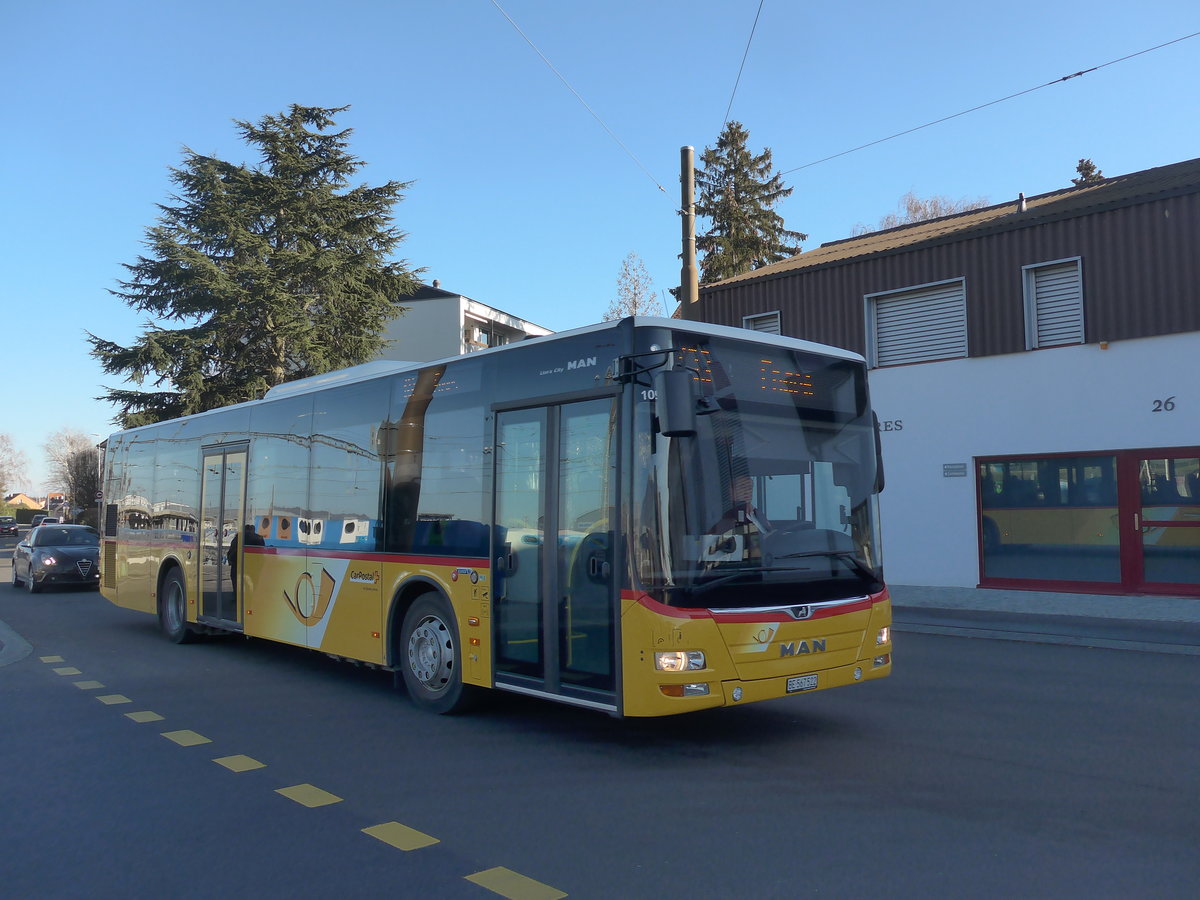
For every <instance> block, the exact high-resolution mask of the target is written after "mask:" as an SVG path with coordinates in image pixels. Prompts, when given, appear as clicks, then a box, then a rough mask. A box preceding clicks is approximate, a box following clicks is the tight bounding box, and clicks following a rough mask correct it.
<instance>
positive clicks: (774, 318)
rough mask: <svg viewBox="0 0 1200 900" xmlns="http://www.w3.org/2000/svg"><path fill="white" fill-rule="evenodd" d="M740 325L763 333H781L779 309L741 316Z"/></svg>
mask: <svg viewBox="0 0 1200 900" xmlns="http://www.w3.org/2000/svg"><path fill="white" fill-rule="evenodd" d="M742 327H743V328H749V329H750V330H751V331H761V332H763V333H764V334H782V332H781V331H780V330H779V311H778V310H776V311H775V312H769V313H759V314H758V315H756V316H745V317H743V318H742Z"/></svg>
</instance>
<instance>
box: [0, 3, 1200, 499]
mask: <svg viewBox="0 0 1200 900" xmlns="http://www.w3.org/2000/svg"><path fill="white" fill-rule="evenodd" d="M497 3H498V4H499V6H497ZM0 8H2V9H3V17H4V22H5V25H6V28H5V31H6V33H7V34H8V36H9V37H8V40H7V41H6V47H5V52H4V54H3V55H2V58H0V76H2V79H0V83H2V84H3V85H5V90H4V108H5V110H6V114H5V122H4V124H3V126H0V265H2V271H3V275H4V278H3V281H2V282H0V310H2V311H3V312H2V317H0V322H2V323H3V334H4V336H5V338H6V340H5V346H6V347H7V349H8V354H7V365H6V366H5V371H6V374H7V385H6V389H5V390H4V391H3V392H0V433H6V434H8V435H9V436H10V437H11V439H12V441H13V443H14V444H15V446H16V447H17V448H18V449H19V450H21V451H23V452H24V453H25V455H26V457H27V459H28V463H29V465H28V467H27V469H28V472H27V478H26V479H25V480H23V481H20V482H17V483H15V484H10V485H9V488H10V489H28V490H30V491H33V492H35V493H37V494H41V493H44V491H45V490H46V489H48V488H49V489H53V488H54V487H55V485H53V484H51V483H49V482H48V480H47V479H48V477H49V475H48V470H47V465H46V462H45V451H44V449H43V446H44V445H45V443H46V442H47V441H48V439H49V438H50V436H51V435H53V434H54V433H56V432H59V431H61V430H62V429H72V430H74V431H78V432H82V433H84V434H87V435H95V436H96V437H97V439H99V437H100V436H102V435H107V434H109V433H110V432H112V431H113V430H114V426H113V425H112V419H113V416H114V412H115V410H114V409H113V407H112V406H110V405H109V404H107V403H104V402H103V401H99V400H97V399H96V398H97V397H98V396H100V395H101V393H102V392H103V390H104V388H105V387H120V386H122V383H121V381H120V379H119V378H118V377H116V376H107V375H105V374H104V373H103V372H102V371H101V369H100V367H99V365H98V364H97V363H96V361H95V360H93V359H92V358H91V357H90V356H89V353H88V351H89V349H90V347H89V345H88V343H87V341H86V332H91V333H93V334H96V335H98V336H100V337H103V338H105V339H108V340H112V341H116V342H118V343H124V344H128V343H129V342H132V341H133V340H134V339H135V338H136V337H137V335H138V334H139V333H140V331H141V328H142V325H143V322H144V318H143V317H142V316H141V315H140V314H138V313H136V312H134V311H133V310H131V309H130V308H129V307H127V306H126V305H125V304H124V303H123V302H122V301H121V300H120V299H119V298H117V297H114V296H113V295H112V294H111V293H110V291H111V290H113V289H115V288H117V287H118V283H119V281H120V280H121V279H122V278H124V277H125V276H126V275H127V272H126V270H125V268H124V265H125V264H129V263H133V262H134V261H136V259H137V257H138V256H139V254H141V253H143V252H144V250H145V248H144V245H143V241H144V239H145V233H146V229H147V228H148V227H150V226H152V225H154V224H155V220H156V217H157V216H158V214H159V209H158V206H157V205H158V204H160V203H167V202H169V201H170V199H171V191H172V185H171V182H170V179H169V175H170V172H169V170H170V168H171V167H173V166H179V165H180V164H181V162H182V161H183V148H185V147H187V148H190V149H192V150H194V151H196V152H198V153H204V154H211V155H215V156H219V157H221V158H223V159H226V160H228V161H230V162H235V163H246V164H250V165H253V164H256V163H257V162H258V159H257V158H256V157H255V155H254V153H253V151H252V148H250V147H247V146H246V145H245V144H244V143H243V142H242V141H241V140H240V139H239V137H238V134H237V131H236V128H235V125H234V120H250V121H257V120H258V119H260V118H262V117H263V116H265V115H270V114H275V113H280V112H284V111H286V110H287V109H288V107H289V106H290V105H291V104H293V103H296V104H300V105H306V106H325V107H336V106H346V105H349V107H350V108H349V109H348V110H347V111H346V112H344V113H342V114H340V115H339V117H338V120H337V123H338V126H339V127H348V128H351V129H353V136H352V137H351V140H350V148H349V149H350V152H352V153H353V154H354V155H356V156H357V157H359V158H360V159H361V160H363V161H364V162H365V163H367V165H366V166H365V167H364V168H363V169H362V170H361V172H360V173H359V176H358V178H357V179H356V183H366V184H380V183H383V182H386V181H389V180H396V181H404V182H408V181H411V182H412V184H411V186H410V187H409V189H408V190H407V192H406V194H405V199H404V201H403V202H402V203H400V204H399V205H398V206H397V207H396V208H395V211H394V217H395V225H396V226H397V227H399V228H400V229H402V230H403V231H405V232H407V234H408V237H407V238H406V240H405V241H404V243H403V244H402V245H401V246H400V248H399V249H398V251H397V253H396V256H397V257H398V258H401V259H404V260H406V261H407V262H408V263H409V264H410V265H412V266H414V267H422V268H424V269H425V270H426V272H425V273H424V275H423V276H422V278H423V280H425V281H427V282H428V281H432V280H433V279H435V278H436V279H438V280H439V281H440V282H441V286H442V288H444V289H447V290H451V291H454V292H456V293H461V294H464V295H466V296H468V297H471V298H473V299H476V300H479V301H481V302H484V303H487V304H489V305H491V306H495V307H498V308H499V309H502V310H504V311H506V312H509V313H511V314H513V315H516V316H519V317H521V318H524V319H526V320H528V321H531V322H535V323H537V324H539V325H542V326H545V327H546V328H550V329H553V330H564V329H567V328H573V327H577V326H581V325H587V324H590V323H592V322H596V321H599V320H600V319H602V318H603V315H604V312H605V310H606V309H607V307H608V304H609V302H610V301H611V300H612V299H613V298H614V296H615V295H616V282H617V276H618V274H619V272H620V268H621V262H622V260H623V259H624V258H625V257H626V256H627V255H628V254H629V253H636V254H638V256H639V257H640V258H641V259H642V261H643V262H644V264H645V266H646V268H647V270H648V272H649V274H650V275H651V277H652V278H653V280H654V282H655V288H656V289H658V290H661V291H666V290H667V289H669V288H671V287H674V286H675V285H677V284H678V283H679V259H678V254H679V252H680V219H679V216H678V214H677V210H678V208H679V149H680V147H682V146H684V145H691V146H694V147H695V148H696V152H697V155H699V153H700V152H702V151H703V149H704V147H706V146H711V145H712V144H714V143H715V141H716V138H717V135H718V134H719V132H720V130H721V128H722V125H723V124H724V122H725V121H726V112H727V110H728V113H729V118H730V119H734V120H737V121H739V122H741V123H743V125H744V126H745V127H746V128H747V129H748V131H749V135H750V140H749V144H750V148H751V149H752V150H754V151H755V152H757V151H759V150H761V149H763V148H770V150H771V151H772V155H773V160H774V163H775V167H776V170H777V171H779V172H782V173H785V174H784V180H785V182H786V183H787V185H788V186H789V187H791V188H792V189H793V193H792V194H791V196H790V197H788V198H787V199H786V200H784V201H783V202H782V203H781V204H780V205H779V206H778V208H777V211H778V212H779V213H780V214H781V215H782V216H783V217H784V220H785V223H786V225H787V227H788V228H790V229H793V230H796V231H801V232H805V233H807V234H808V236H809V239H808V241H806V242H805V244H804V247H805V249H813V248H815V247H817V246H819V245H820V244H822V243H824V242H826V241H834V240H839V239H842V238H845V237H848V236H849V235H850V234H851V232H852V230H853V229H854V228H855V226H858V225H868V226H870V225H874V224H875V223H877V222H878V221H879V220H880V219H881V218H882V217H883V216H884V215H886V214H887V213H889V212H894V211H896V209H897V203H898V201H899V199H900V198H901V197H902V196H903V195H904V194H906V193H908V192H910V191H912V192H915V193H916V194H918V195H919V196H922V197H926V196H932V195H941V196H945V197H949V198H952V199H967V200H979V199H986V200H987V201H989V202H991V203H1000V202H1004V201H1007V200H1010V199H1015V198H1016V196H1017V194H1018V193H1022V192H1023V193H1025V194H1026V195H1027V196H1032V195H1035V194H1040V193H1045V192H1048V191H1053V190H1058V189H1060V188H1064V187H1069V186H1070V179H1071V178H1072V177H1073V176H1074V175H1075V165H1076V163H1077V162H1078V161H1079V160H1080V159H1081V158H1084V157H1086V158H1090V159H1092V160H1093V161H1094V162H1095V163H1096V164H1097V165H1098V166H1099V167H1100V169H1101V170H1102V171H1103V172H1104V173H1105V174H1106V175H1110V176H1111V175H1120V174H1125V173H1128V172H1135V171H1140V170H1142V169H1148V168H1152V167H1155V166H1160V165H1166V164H1169V163H1173V162H1178V161H1180V160H1186V159H1192V158H1195V157H1197V156H1200V108H1198V107H1200V90H1198V88H1200V36H1197V37H1192V38H1189V39H1187V40H1183V41H1179V42H1178V43H1174V44H1171V45H1170V46H1166V47H1163V48H1161V49H1158V50H1155V51H1153V52H1149V53H1143V54H1141V55H1137V56H1134V57H1133V58H1130V59H1125V60H1124V61H1121V62H1114V61H1116V60H1120V59H1122V58H1123V57H1128V56H1130V55H1131V54H1137V53H1139V52H1140V51H1143V50H1147V49H1149V48H1151V47H1155V46H1157V45H1159V44H1164V43H1166V42H1168V41H1174V40H1176V39H1178V38H1182V37H1184V36H1185V35H1191V34H1194V33H1196V32H1200V6H1198V5H1197V4H1196V2H1195V0H1144V2H1141V3H1138V4H1129V3H1124V2H1123V3H1117V2H1111V0H1093V2H1090V3H1087V4H1081V3H1074V2H1072V3H1067V2H1062V0H1036V2H1030V0H1009V2H1006V3H1004V4H980V3H962V2H961V0H927V2H923V0H913V2H911V3H904V4H901V3H896V2H894V0H862V2H858V3H853V4H846V3H815V2H797V0H791V2H786V0H495V2H493V0H438V2H418V0H393V2H384V0H342V2H340V3H336V4H329V3H322V2H315V0H287V2H283V0H206V2H205V3H202V4H197V3H180V2H176V0H144V2H131V0H110V2H107V3H103V4H99V3H95V2H94V0H41V2H38V3H28V2H23V0H0ZM501 9H503V12H502V11H501ZM504 13H507V15H508V16H509V17H511V19H512V21H513V22H515V23H516V24H517V26H519V27H520V30H521V32H523V33H524V35H525V36H526V37H527V38H528V40H529V41H531V42H532V43H533V44H534V45H536V47H537V48H538V50H540V51H541V53H542V54H544V56H545V57H546V59H548V60H549V61H550V63H552V64H553V66H554V68H555V69H556V70H557V72H558V73H559V74H557V75H556V74H555V72H554V71H552V70H551V69H550V68H549V67H548V66H547V64H546V62H544V61H543V59H542V58H541V57H540V56H539V55H538V53H537V52H535V50H534V49H533V48H532V47H531V46H530V44H529V43H528V42H527V41H526V37H522V34H521V33H520V32H518V31H517V30H516V28H514V26H513V24H511V23H510V21H509V19H508V18H506V16H505V15H504ZM756 16H757V17H758V18H757V25H755V19H756ZM752 29H753V39H752V40H751V33H752ZM747 47H748V48H749V50H748V52H747ZM743 58H744V60H745V61H744V65H743ZM1107 63H1113V64H1111V65H1105V64H1107ZM1094 67H1101V68H1098V69H1096V70H1095V71H1091V72H1088V73H1087V74H1084V75H1081V76H1079V77H1076V78H1069V79H1067V80H1065V81H1059V79H1062V78H1063V77H1064V76H1068V75H1071V74H1073V73H1076V72H1081V71H1085V70H1089V69H1093V68H1094ZM739 71H740V77H739ZM559 75H561V79H560V77H559ZM562 79H565V81H566V82H567V83H569V85H570V88H572V89H573V90H574V92H575V93H572V90H571V89H568V87H567V86H565V85H564V83H563V80H562ZM735 83H736V85H737V87H736V91H735V89H734V88H735ZM1042 85H1048V86H1046V87H1041V88H1040V89H1038V90H1032V91H1029V89H1031V88H1039V87H1040V86H1042ZM1022 91H1029V92H1028V93H1024V94H1022V95H1021V96H1018V97H1015V98H1013V99H1010V100H1006V101H1005V102H1002V103H997V104H994V105H990V106H987V107H986V108H984V109H980V110H977V111H975V112H972V113H969V114H967V115H963V116H958V117H955V118H952V119H950V120H949V121H945V122H941V123H940V124H936V125H930V127H927V128H920V129H919V130H917V131H914V132H912V133H909V134H906V135H904V136H902V137H897V138H895V139H893V140H886V141H882V142H881V143H874V144H873V146H870V147H867V148H866V149H862V150H857V151H855V152H852V153H845V154H844V155H837V154H843V151H847V150H851V149H852V148H857V147H860V146H861V145H864V144H871V143H873V142H876V141H880V140H881V139H883V138H887V137H889V136H891V135H894V134H897V133H900V132H905V131H908V130H909V129H913V128H917V127H918V126H922V125H925V124H927V123H932V122H935V121H937V120H940V119H943V118H945V117H947V116H953V115H954V114H955V113H959V112H962V111H964V110H969V109H972V108H974V107H978V106H981V105H983V104H989V103H991V101H994V100H998V99H1000V98H1003V97H1008V96H1010V95H1012V94H1016V93H1018V92H1022ZM576 94H577V95H578V96H576ZM580 98H581V99H582V102H581V99H580ZM731 100H732V104H731ZM585 103H586V107H585V105H584V104H585ZM835 155H837V156H836V158H834V159H829V160H827V161H824V162H818V161H819V160H826V158H827V157H831V156H835ZM814 163H815V164H814ZM703 224H704V223H703V220H701V221H700V222H699V223H698V227H701V228H702V227H703ZM147 387H149V385H147Z"/></svg>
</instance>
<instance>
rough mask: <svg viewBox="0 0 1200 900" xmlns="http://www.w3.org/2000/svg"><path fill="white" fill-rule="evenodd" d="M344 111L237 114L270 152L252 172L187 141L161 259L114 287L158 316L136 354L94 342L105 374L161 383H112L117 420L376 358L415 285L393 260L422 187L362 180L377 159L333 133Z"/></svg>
mask: <svg viewBox="0 0 1200 900" xmlns="http://www.w3.org/2000/svg"><path fill="white" fill-rule="evenodd" d="M346 109H348V107H344V106H343V107H337V108H321V107H305V106H298V105H293V106H291V107H290V109H289V110H288V111H287V112H286V113H282V114H280V115H268V116H264V117H263V118H262V119H261V120H260V121H259V122H257V123H251V122H243V121H236V120H235V124H236V126H237V128H238V130H239V132H240V133H241V136H242V138H243V140H244V141H245V142H246V143H247V144H248V145H249V146H251V147H252V148H254V149H255V150H256V151H257V152H258V154H259V156H260V162H259V164H258V165H256V166H254V167H252V168H251V167H247V166H245V165H238V164H233V163H229V162H225V161H223V160H220V159H217V158H215V157H212V156H204V155H202V154H199V153H196V152H194V151H192V150H190V149H188V148H186V147H185V148H184V162H183V165H182V166H181V167H180V168H172V169H171V170H170V171H171V181H172V182H173V183H174V184H175V185H176V188H177V193H176V194H175V195H173V196H172V198H171V201H172V202H170V203H168V204H160V205H159V209H160V210H161V211H162V215H161V216H160V217H159V219H158V224H157V225H154V226H152V227H149V228H147V230H146V236H147V239H146V245H147V247H148V248H149V250H148V255H146V256H140V257H138V260H137V262H135V263H133V264H130V265H126V266H125V268H126V269H127V270H128V271H129V272H130V273H131V277H130V279H129V280H128V281H122V282H120V286H121V289H120V290H114V291H110V293H112V294H114V295H115V296H117V297H120V298H121V299H122V300H124V301H125V302H126V303H127V304H129V306H131V307H133V308H134V309H137V310H138V311H140V312H144V313H147V314H148V316H149V318H148V320H147V322H146V324H145V326H144V330H143V331H142V333H141V335H140V336H139V337H138V338H137V340H136V341H135V342H134V343H133V344H132V345H131V346H128V347H124V346H121V345H119V344H116V343H114V342H112V341H108V340H105V339H103V338H99V337H96V336H95V335H91V334H89V335H88V339H89V341H90V342H91V344H92V351H91V352H92V355H93V356H94V357H96V359H98V360H99V361H100V363H101V365H102V366H103V368H104V371H105V372H107V373H109V374H119V375H123V376H124V377H126V378H127V379H129V380H130V381H132V382H133V383H134V384H135V385H141V384H143V383H144V382H146V381H149V382H151V384H152V385H153V386H154V387H155V388H157V390H150V391H141V390H127V389H107V393H106V395H105V396H104V397H102V398H100V399H106V400H108V401H110V402H112V403H114V404H115V405H116V406H117V407H118V410H119V411H118V413H117V415H116V418H115V421H116V422H117V423H118V424H119V425H121V426H122V427H133V426H136V425H143V424H147V423H149V422H156V421H159V420H162V419H169V418H174V417H176V416H180V415H186V414H189V413H195V412H202V411H204V410H207V409H212V408H214V407H218V406H224V405H226V404H230V403H237V402H240V401H244V400H251V399H254V398H255V397H258V396H261V395H262V393H263V392H264V391H265V390H266V389H267V388H269V387H272V386H274V385H277V384H281V383H283V382H285V381H291V380H294V379H296V378H303V377H306V376H309V375H317V374H321V373H322V372H328V371H331V370H334V369H339V368H344V367H345V366H349V365H354V364H357V363H361V362H366V361H367V360H369V359H372V358H373V357H374V356H375V355H376V354H377V353H378V352H379V349H380V348H381V346H382V343H383V339H382V334H383V332H384V330H385V328H386V327H387V323H388V322H389V321H390V320H391V319H393V318H394V317H395V316H396V315H398V314H400V313H401V312H403V308H402V307H400V306H398V301H399V300H400V299H401V298H402V297H404V296H405V295H408V294H411V293H412V292H413V291H414V290H415V289H416V286H417V283H416V280H415V278H414V275H415V274H417V271H419V270H417V271H413V270H410V269H409V268H408V266H407V264H406V263H404V262H403V261H399V262H396V261H388V259H387V257H388V256H389V254H390V253H391V251H393V250H394V249H395V248H396V246H397V245H398V244H399V243H400V242H401V241H402V240H403V239H404V236H405V235H404V233H403V232H401V231H399V230H397V229H396V228H395V227H393V225H392V217H391V211H392V207H393V206H394V205H395V204H396V203H397V202H399V201H400V200H401V199H403V192H404V191H405V190H406V189H407V188H408V186H409V184H411V182H408V183H404V182H397V181H389V182H387V183H386V184H382V185H379V186H377V187H371V186H367V185H358V186H354V187H351V186H349V183H350V179H351V178H352V177H353V176H354V174H355V173H356V172H357V171H358V170H359V169H361V168H362V166H363V165H364V163H363V162H362V161H360V160H358V159H357V158H355V157H354V156H352V155H351V154H350V153H349V152H348V151H347V145H348V139H349V136H350V134H351V131H350V129H345V130H341V131H337V130H333V129H334V124H335V123H334V116H335V115H337V114H338V113H341V112H343V111H344V110H346ZM174 325H177V326H178V327H171V326H174Z"/></svg>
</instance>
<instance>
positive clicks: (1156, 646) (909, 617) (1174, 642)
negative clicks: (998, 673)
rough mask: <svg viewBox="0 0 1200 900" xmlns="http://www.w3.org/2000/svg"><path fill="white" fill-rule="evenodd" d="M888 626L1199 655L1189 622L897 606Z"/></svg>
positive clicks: (1199, 637)
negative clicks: (890, 624)
mask: <svg viewBox="0 0 1200 900" xmlns="http://www.w3.org/2000/svg"><path fill="white" fill-rule="evenodd" d="M892 627H893V628H894V629H895V630H896V631H898V632H910V633H914V634H941V635H947V636H952V637H969V638H982V639H984V640H997V641H1023V642H1025V643H1036V644H1061V645H1064V646H1071V647H1096V648H1102V649H1109V650H1136V651H1141V652H1144V653H1170V654H1174V655H1182V656H1200V626H1198V625H1197V623H1195V622H1160V621H1144V620H1139V619H1112V618H1092V617H1086V616H1063V615H1052V614H1044V615H1042V614H1034V613H1016V612H1000V611H995V610H964V609H946V608H933V607H914V606H907V607H903V606H901V607H895V608H894V609H893V622H892Z"/></svg>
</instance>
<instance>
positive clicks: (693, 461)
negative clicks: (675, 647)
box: [639, 338, 883, 609]
mask: <svg viewBox="0 0 1200 900" xmlns="http://www.w3.org/2000/svg"><path fill="white" fill-rule="evenodd" d="M692 340H693V343H696V341H695V338H693V339H692ZM674 367H675V368H681V367H682V368H686V369H690V370H692V371H693V372H695V373H696V375H697V376H698V382H699V385H698V393H699V395H700V399H699V404H698V406H699V408H700V410H701V412H702V414H701V415H699V416H697V420H696V427H697V431H696V434H695V435H694V436H690V435H689V436H686V437H673V438H670V437H663V436H661V435H657V436H655V441H654V444H655V446H654V450H653V453H652V454H651V461H650V465H651V468H652V473H653V474H652V478H651V480H652V481H653V482H655V483H656V484H657V491H656V492H655V493H656V497H657V502H656V503H654V504H652V505H653V507H654V508H653V510H652V511H650V515H651V517H652V519H653V521H644V522H642V523H640V527H639V532H640V533H642V534H646V533H654V532H657V533H658V536H659V541H658V542H657V544H658V546H659V554H658V561H657V565H651V566H649V567H647V568H645V569H643V582H644V584H645V586H646V587H647V588H649V589H650V590H652V591H653V593H656V594H658V596H659V598H660V599H661V600H662V602H664V603H667V604H669V605H673V606H684V607H692V608H697V607H703V608H709V609H713V608H756V607H764V606H782V605H795V604H801V603H815V602H821V601H823V600H833V599H839V598H846V597H848V596H856V595H857V596H862V595H864V594H869V593H874V592H877V591H879V590H882V586H883V582H882V568H881V564H880V558H879V546H878V539H877V534H878V528H877V518H878V516H877V505H876V499H875V485H876V466H877V459H876V450H875V433H874V420H873V416H872V414H871V410H870V407H869V402H868V399H867V391H866V378H865V371H864V367H863V365H862V364H861V363H859V362H856V361H853V360H841V359H836V358H832V359H831V358H829V357H822V356H817V355H815V354H807V353H804V352H803V351H799V350H791V349H787V348H774V347H772V348H769V350H767V352H764V348H763V347H762V346H750V345H742V344H739V343H738V342H735V341H719V340H710V341H705V342H704V343H703V344H697V345H696V346H686V347H682V348H680V349H678V350H677V351H676V353H675V360H674ZM647 506H648V505H647V504H642V507H641V509H642V511H643V513H645V512H646V511H647ZM655 589H657V590H655Z"/></svg>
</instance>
